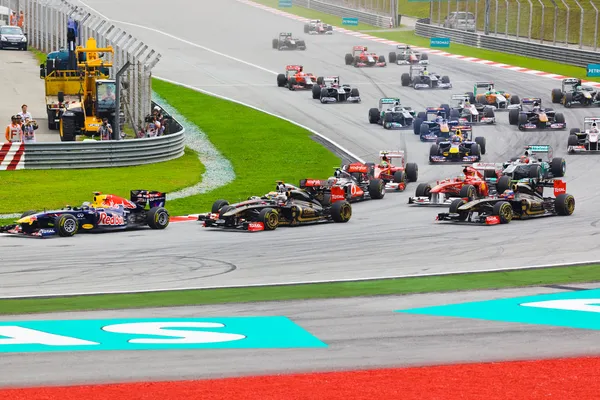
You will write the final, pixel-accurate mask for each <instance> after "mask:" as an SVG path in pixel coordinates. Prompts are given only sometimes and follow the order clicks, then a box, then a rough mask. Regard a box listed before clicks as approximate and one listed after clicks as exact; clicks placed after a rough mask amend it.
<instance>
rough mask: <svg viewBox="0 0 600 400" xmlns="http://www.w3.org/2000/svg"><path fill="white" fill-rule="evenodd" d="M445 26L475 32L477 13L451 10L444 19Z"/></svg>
mask: <svg viewBox="0 0 600 400" xmlns="http://www.w3.org/2000/svg"><path fill="white" fill-rule="evenodd" d="M444 28H451V29H458V30H461V31H469V32H475V15H473V13H470V12H465V11H455V12H451V13H450V14H449V15H448V16H447V17H446V19H445V20H444Z"/></svg>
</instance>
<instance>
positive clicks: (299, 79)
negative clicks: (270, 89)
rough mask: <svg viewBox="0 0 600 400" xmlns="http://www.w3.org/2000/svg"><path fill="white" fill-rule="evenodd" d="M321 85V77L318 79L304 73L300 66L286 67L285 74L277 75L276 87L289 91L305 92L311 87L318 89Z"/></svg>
mask: <svg viewBox="0 0 600 400" xmlns="http://www.w3.org/2000/svg"><path fill="white" fill-rule="evenodd" d="M322 84H323V77H322V76H319V77H318V78H317V77H316V76H314V75H313V74H311V73H309V72H304V67H302V65H287V66H286V67H285V74H279V75H277V86H278V87H285V88H288V89H289V90H306V89H312V88H313V87H315V86H316V87H317V88H320V85H322Z"/></svg>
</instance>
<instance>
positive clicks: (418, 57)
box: [388, 44, 429, 65]
mask: <svg viewBox="0 0 600 400" xmlns="http://www.w3.org/2000/svg"><path fill="white" fill-rule="evenodd" d="M396 48H397V49H398V50H400V52H398V53H397V52H395V51H390V54H389V57H388V58H389V60H390V62H391V63H396V64H398V65H409V64H421V65H428V64H429V56H428V55H427V53H419V52H418V51H415V50H413V49H412V48H411V47H410V46H408V45H405V44H399V45H398V46H397V47H396Z"/></svg>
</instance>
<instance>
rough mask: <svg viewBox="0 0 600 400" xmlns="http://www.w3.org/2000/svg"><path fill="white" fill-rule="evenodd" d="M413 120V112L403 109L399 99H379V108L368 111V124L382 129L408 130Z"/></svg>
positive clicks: (410, 109)
mask: <svg viewBox="0 0 600 400" xmlns="http://www.w3.org/2000/svg"><path fill="white" fill-rule="evenodd" d="M414 119H415V111H414V110H413V109H412V108H410V107H403V106H402V105H401V104H400V99H399V98H381V99H379V108H371V109H370V110H369V123H371V124H379V125H382V126H383V128H384V129H408V128H410V127H412V125H413V122H414Z"/></svg>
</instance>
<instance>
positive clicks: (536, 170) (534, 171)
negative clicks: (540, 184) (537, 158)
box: [529, 164, 543, 179]
mask: <svg viewBox="0 0 600 400" xmlns="http://www.w3.org/2000/svg"><path fill="white" fill-rule="evenodd" d="M529 178H531V179H542V178H543V176H542V167H540V166H539V165H537V164H534V165H532V166H531V168H530V169H529Z"/></svg>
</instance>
